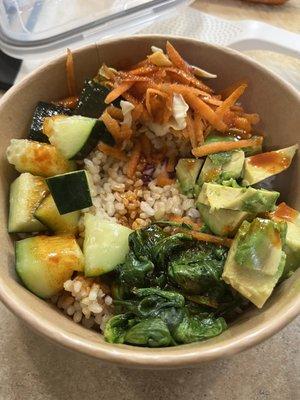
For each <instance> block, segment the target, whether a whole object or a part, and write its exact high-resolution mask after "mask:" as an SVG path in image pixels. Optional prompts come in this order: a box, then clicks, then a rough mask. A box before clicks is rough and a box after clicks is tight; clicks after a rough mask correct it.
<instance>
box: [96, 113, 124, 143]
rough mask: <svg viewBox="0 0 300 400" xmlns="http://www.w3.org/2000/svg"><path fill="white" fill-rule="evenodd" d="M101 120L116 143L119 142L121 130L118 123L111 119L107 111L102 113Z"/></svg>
mask: <svg viewBox="0 0 300 400" xmlns="http://www.w3.org/2000/svg"><path fill="white" fill-rule="evenodd" d="M101 120H102V121H103V123H104V125H105V126H106V128H107V129H108V131H109V132H110V133H111V134H112V136H113V137H114V139H115V140H116V141H117V142H119V141H120V139H121V138H122V137H121V128H120V125H119V123H118V121H117V120H116V119H114V118H112V117H111V116H110V115H109V113H108V111H107V110H105V111H104V113H103V114H102V116H101Z"/></svg>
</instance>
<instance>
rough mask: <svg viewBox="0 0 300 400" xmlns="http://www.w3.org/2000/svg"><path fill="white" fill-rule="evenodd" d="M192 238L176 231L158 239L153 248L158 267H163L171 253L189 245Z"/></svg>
mask: <svg viewBox="0 0 300 400" xmlns="http://www.w3.org/2000/svg"><path fill="white" fill-rule="evenodd" d="M192 242H193V239H192V238H191V237H190V236H188V235H186V234H184V233H176V234H175V235H171V236H167V237H165V238H163V239H162V240H160V241H159V242H158V243H157V244H156V245H155V247H154V248H153V257H154V260H155V262H156V264H157V265H158V266H159V267H165V265H166V264H167V263H168V261H169V259H170V257H171V255H172V254H174V253H175V252H176V251H178V250H180V249H182V248H186V247H187V246H188V245H191V244H192Z"/></svg>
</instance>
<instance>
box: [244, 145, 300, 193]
mask: <svg viewBox="0 0 300 400" xmlns="http://www.w3.org/2000/svg"><path fill="white" fill-rule="evenodd" d="M297 149H298V145H297V144H295V145H294V146H290V147H286V148H285V149H281V150H276V151H269V152H267V153H261V154H256V155H254V156H251V157H247V158H246V159H245V166H244V171H243V185H244V186H249V185H254V184H255V183H257V182H260V181H262V180H264V179H266V178H269V177H270V176H272V175H276V174H279V173H280V172H282V171H284V170H286V169H287V168H288V167H289V166H290V164H291V162H292V159H293V157H294V155H295V153H296V151H297Z"/></svg>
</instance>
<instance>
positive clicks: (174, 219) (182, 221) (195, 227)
mask: <svg viewBox="0 0 300 400" xmlns="http://www.w3.org/2000/svg"><path fill="white" fill-rule="evenodd" d="M167 219H168V220H169V221H172V222H178V223H179V224H187V225H190V226H191V227H192V228H193V230H194V231H198V230H200V229H201V227H202V225H203V224H197V223H196V222H194V221H193V220H192V219H191V218H189V217H179V216H178V215H174V214H172V215H168V216H167Z"/></svg>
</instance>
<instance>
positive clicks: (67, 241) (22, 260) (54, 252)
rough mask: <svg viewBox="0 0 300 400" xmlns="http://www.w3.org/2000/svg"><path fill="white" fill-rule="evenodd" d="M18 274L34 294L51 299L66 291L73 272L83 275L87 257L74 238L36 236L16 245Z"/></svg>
mask: <svg viewBox="0 0 300 400" xmlns="http://www.w3.org/2000/svg"><path fill="white" fill-rule="evenodd" d="M15 253H16V271H17V273H18V275H19V277H20V279H21V280H22V282H23V283H24V285H25V286H26V287H27V289H29V290H30V291H31V292H33V293H34V294H36V295H37V296H39V297H42V298H49V297H51V296H53V295H55V294H57V293H58V292H60V291H61V290H62V289H63V284H64V282H65V281H67V280H68V279H70V278H71V276H72V274H73V271H82V270H83V265H84V258H83V254H82V252H81V250H80V247H79V246H78V244H77V242H76V240H75V239H74V237H72V236H35V237H30V238H28V239H24V240H20V241H18V242H16V248H15Z"/></svg>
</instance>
